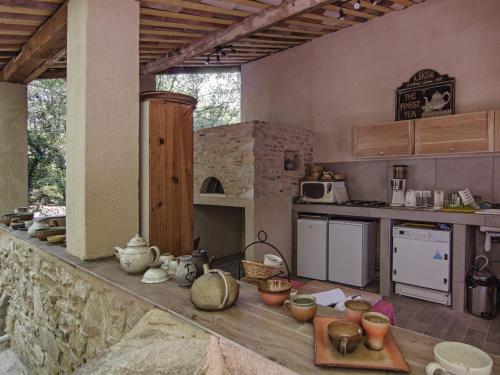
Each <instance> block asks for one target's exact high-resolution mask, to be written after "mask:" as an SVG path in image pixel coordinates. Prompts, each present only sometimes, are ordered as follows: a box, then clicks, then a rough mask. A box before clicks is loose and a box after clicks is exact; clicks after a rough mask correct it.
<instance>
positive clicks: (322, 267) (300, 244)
mask: <svg viewBox="0 0 500 375" xmlns="http://www.w3.org/2000/svg"><path fill="white" fill-rule="evenodd" d="M327 248H328V219H327V217H324V216H303V217H300V218H299V219H298V221H297V276H301V277H307V278H310V279H316V280H326V267H327V264H326V259H327V258H326V257H327Z"/></svg>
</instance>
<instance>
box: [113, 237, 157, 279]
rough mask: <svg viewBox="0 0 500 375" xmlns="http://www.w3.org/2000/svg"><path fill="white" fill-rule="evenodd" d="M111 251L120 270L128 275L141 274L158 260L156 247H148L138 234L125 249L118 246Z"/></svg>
mask: <svg viewBox="0 0 500 375" xmlns="http://www.w3.org/2000/svg"><path fill="white" fill-rule="evenodd" d="M113 249H114V250H115V255H116V257H117V258H118V259H120V264H121V265H122V268H123V269H124V270H125V271H126V272H128V273H139V272H143V271H145V270H146V269H147V268H148V267H149V265H150V264H151V263H153V262H157V261H158V259H159V258H160V249H159V248H158V247H157V246H151V247H149V246H148V244H147V242H146V241H145V240H144V238H142V237H141V236H140V235H139V234H136V235H135V237H134V238H132V239H131V240H130V241H129V242H128V243H127V247H126V248H125V249H122V248H121V247H118V246H116V247H114V248H113Z"/></svg>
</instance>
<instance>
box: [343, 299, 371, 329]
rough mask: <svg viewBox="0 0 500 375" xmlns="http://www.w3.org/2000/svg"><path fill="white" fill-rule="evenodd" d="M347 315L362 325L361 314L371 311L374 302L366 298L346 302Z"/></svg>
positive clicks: (349, 318)
mask: <svg viewBox="0 0 500 375" xmlns="http://www.w3.org/2000/svg"><path fill="white" fill-rule="evenodd" d="M344 305H345V317H346V319H347V320H349V321H351V322H353V323H356V324H357V325H361V316H362V315H363V314H364V313H366V312H369V311H370V310H371V308H372V304H371V303H370V302H368V301H365V300H362V299H360V300H350V301H347V302H346V303H345V304H344Z"/></svg>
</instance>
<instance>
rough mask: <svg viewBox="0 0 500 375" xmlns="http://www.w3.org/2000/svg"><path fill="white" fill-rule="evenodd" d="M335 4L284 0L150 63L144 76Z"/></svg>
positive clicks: (322, 1) (320, 0)
mask: <svg viewBox="0 0 500 375" xmlns="http://www.w3.org/2000/svg"><path fill="white" fill-rule="evenodd" d="M169 1H170V0H169ZM331 1H332V0H284V1H283V3H281V5H280V6H278V7H276V8H267V9H264V10H263V11H261V12H260V13H259V14H256V15H253V16H249V17H247V18H245V19H243V20H242V21H241V22H238V23H235V24H233V25H231V26H229V27H227V28H226V29H223V30H219V31H217V32H215V33H212V34H210V35H208V36H206V37H204V38H201V39H199V40H197V41H195V42H193V43H191V44H189V45H187V46H185V47H182V48H180V49H179V51H178V52H177V53H176V54H175V55H172V56H170V55H166V56H164V57H161V58H159V59H157V60H155V61H152V62H149V63H147V64H146V65H145V66H144V67H143V68H142V73H143V74H153V73H158V72H161V71H164V70H167V69H169V68H171V67H173V66H176V65H178V64H180V63H182V62H183V61H185V60H188V59H190V58H193V57H196V56H199V55H201V54H204V53H206V52H208V51H211V50H213V49H214V48H216V47H218V46H221V45H226V44H229V43H232V42H234V41H237V40H239V39H242V38H244V37H246V36H249V35H251V34H253V33H256V32H259V31H261V30H264V29H266V28H268V27H270V26H274V25H275V24H277V23H279V22H282V21H285V20H287V19H289V18H291V17H295V16H298V15H301V14H303V13H305V12H308V11H311V10H314V9H318V8H320V7H323V6H325V5H328V4H329V3H331Z"/></svg>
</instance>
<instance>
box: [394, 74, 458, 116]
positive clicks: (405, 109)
mask: <svg viewBox="0 0 500 375" xmlns="http://www.w3.org/2000/svg"><path fill="white" fill-rule="evenodd" d="M453 114H455V78H451V77H449V76H448V75H447V74H445V75H441V74H439V73H438V72H436V71H435V70H432V69H424V70H421V71H419V72H417V73H415V74H414V75H413V76H412V77H411V78H410V80H409V81H408V82H405V83H403V84H402V85H401V86H399V87H398V88H397V90H396V121H399V120H412V119H415V118H422V117H434V116H447V115H453Z"/></svg>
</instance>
